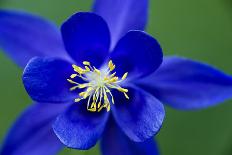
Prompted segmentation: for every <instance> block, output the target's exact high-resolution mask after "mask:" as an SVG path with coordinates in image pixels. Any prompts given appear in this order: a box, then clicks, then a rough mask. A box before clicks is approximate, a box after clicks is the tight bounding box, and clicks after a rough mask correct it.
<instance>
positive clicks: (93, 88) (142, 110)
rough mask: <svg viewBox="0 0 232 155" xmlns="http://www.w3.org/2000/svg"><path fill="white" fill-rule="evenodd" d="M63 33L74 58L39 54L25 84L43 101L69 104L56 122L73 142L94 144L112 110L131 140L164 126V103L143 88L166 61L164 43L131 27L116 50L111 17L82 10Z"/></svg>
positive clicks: (79, 145) (84, 145)
mask: <svg viewBox="0 0 232 155" xmlns="http://www.w3.org/2000/svg"><path fill="white" fill-rule="evenodd" d="M61 30H62V37H63V40H64V44H65V47H66V50H67V52H68V54H69V55H70V56H71V58H72V60H73V61H69V60H65V59H60V58H40V57H36V58H33V59H31V60H30V61H29V63H28V65H27V66H26V68H25V70H24V73H23V83H24V86H25V88H26V90H27V92H28V94H29V95H30V96H31V98H32V99H33V100H35V101H37V102H44V103H56V104H69V107H68V108H67V110H66V111H65V112H64V113H62V114H60V115H59V116H58V117H57V118H56V121H55V122H54V123H53V130H54V132H55V134H56V135H57V137H58V138H59V139H60V140H61V142H63V144H65V145H66V146H68V147H71V148H76V149H89V148H90V147H92V146H94V145H95V144H96V142H97V140H98V139H99V138H100V137H101V135H102V133H103V131H104V129H105V130H108V129H107V128H105V126H106V123H107V121H108V119H109V117H110V115H111V114H112V120H114V121H115V122H116V123H117V125H118V126H119V128H121V129H122V131H123V132H124V133H125V135H127V136H128V137H129V138H130V139H131V140H133V141H135V142H142V141H145V140H147V139H150V138H151V137H153V136H154V135H155V134H156V133H157V131H159V129H160V127H161V125H162V122H163V119H164V113H165V112H164V107H163V105H162V103H161V102H160V101H159V100H158V99H156V98H155V97H154V96H152V95H151V94H149V93H148V92H146V91H144V90H143V89H141V88H139V86H138V85H137V84H136V81H138V79H141V78H144V77H146V76H148V75H150V74H151V73H153V72H154V71H155V70H156V69H157V68H158V67H159V66H160V64H161V63H162V59H163V54H162V50H161V48H160V46H159V44H158V42H157V41H156V40H155V39H154V38H152V37H151V36H149V35H148V34H146V33H145V32H142V31H138V30H137V31H129V32H128V33H127V34H126V35H125V36H124V37H122V38H121V39H120V40H119V41H118V43H117V45H116V46H115V48H114V50H113V51H112V52H109V48H110V31H109V29H108V26H107V24H106V22H105V21H104V20H103V19H102V18H101V17H100V16H98V15H96V14H93V13H87V12H82V13H77V14H75V15H73V16H72V17H71V18H69V19H68V20H67V21H66V22H65V23H64V24H63V25H62V28H61Z"/></svg>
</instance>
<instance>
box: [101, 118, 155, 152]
mask: <svg viewBox="0 0 232 155" xmlns="http://www.w3.org/2000/svg"><path fill="white" fill-rule="evenodd" d="M101 151H102V154H103V155H121V154H123V155H158V154H159V151H158V148H157V144H156V143H155V141H154V140H153V139H152V138H151V139H148V140H146V141H145V142H140V143H137V142H133V141H131V140H130V139H129V138H128V137H127V136H126V135H125V134H124V133H123V132H122V131H121V130H120V129H119V128H118V126H117V125H116V124H115V123H114V121H113V120H111V121H110V122H109V123H108V125H107V127H106V129H105V132H104V134H103V138H102V140H101Z"/></svg>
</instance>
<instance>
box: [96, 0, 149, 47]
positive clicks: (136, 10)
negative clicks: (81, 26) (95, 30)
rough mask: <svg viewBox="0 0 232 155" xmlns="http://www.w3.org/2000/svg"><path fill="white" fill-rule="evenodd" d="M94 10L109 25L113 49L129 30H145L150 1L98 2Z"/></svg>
mask: <svg viewBox="0 0 232 155" xmlns="http://www.w3.org/2000/svg"><path fill="white" fill-rule="evenodd" d="M93 10H94V12H95V13H97V14H98V15H100V16H102V17H103V18H104V19H105V20H106V22H107V24H108V25H109V28H110V32H111V40H112V43H111V49H112V48H113V47H114V46H115V45H116V43H117V41H118V40H119V39H120V38H121V37H122V36H123V35H125V34H126V33H127V32H128V31H129V30H144V29H145V26H146V23H147V18H148V0H137V1H135V0H96V1H95V4H94V7H93Z"/></svg>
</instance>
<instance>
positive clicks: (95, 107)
mask: <svg viewBox="0 0 232 155" xmlns="http://www.w3.org/2000/svg"><path fill="white" fill-rule="evenodd" d="M83 65H84V67H83V68H82V67H80V66H76V65H72V67H73V69H74V71H75V73H74V74H72V75H71V76H70V78H69V79H67V80H68V82H69V83H71V84H73V85H74V86H73V87H71V88H70V91H73V90H76V89H83V91H82V92H81V93H79V94H78V97H77V98H76V99H75V102H79V101H81V100H83V99H88V102H87V110H88V111H91V112H96V111H97V112H100V111H101V110H102V109H103V108H106V109H107V111H110V103H113V104H114V97H113V94H112V93H111V89H116V90H118V91H120V92H122V93H123V94H124V96H125V97H126V98H127V99H129V97H128V95H127V92H128V89H125V88H122V87H120V86H119V84H120V83H121V82H122V81H124V80H125V79H126V77H127V75H128V72H126V73H125V74H124V75H123V76H122V77H121V78H120V79H119V77H117V76H116V72H113V71H114V69H115V64H113V62H112V60H110V61H109V62H108V67H107V68H105V69H101V70H98V69H96V68H95V67H94V66H91V64H90V62H88V61H83ZM112 72H113V73H112ZM76 78H81V79H82V80H83V83H78V82H76V81H75V79H76ZM110 101H111V102H110Z"/></svg>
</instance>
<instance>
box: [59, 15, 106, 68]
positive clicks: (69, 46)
mask: <svg viewBox="0 0 232 155" xmlns="http://www.w3.org/2000/svg"><path fill="white" fill-rule="evenodd" d="M61 31H62V36H63V41H64V44H65V47H66V50H67V52H68V53H69V54H70V56H71V57H72V58H73V59H74V60H75V61H76V63H77V64H78V65H80V64H81V63H82V62H83V61H90V62H91V63H93V65H94V66H95V67H99V66H100V65H101V64H102V63H103V62H104V60H105V59H106V58H107V56H108V52H109V47H110V32H109V29H108V26H107V24H106V22H105V21H104V20H103V19H102V17H100V16H98V15H96V14H94V13H89V12H79V13H76V14H74V15H73V16H71V17H70V18H69V19H68V20H67V21H66V22H65V23H64V24H63V25H62V28H61Z"/></svg>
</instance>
